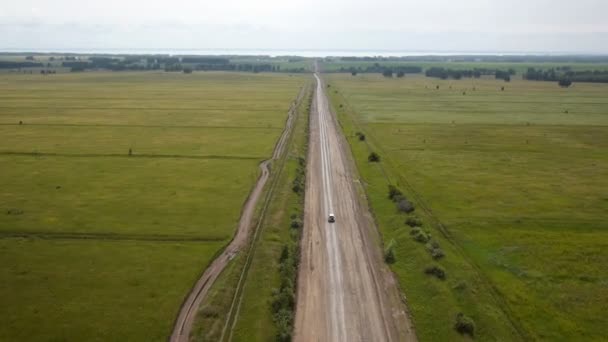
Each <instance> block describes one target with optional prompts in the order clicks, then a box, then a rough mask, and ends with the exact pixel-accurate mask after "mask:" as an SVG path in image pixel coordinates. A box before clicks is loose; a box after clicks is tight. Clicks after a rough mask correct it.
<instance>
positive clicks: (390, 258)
mask: <svg viewBox="0 0 608 342" xmlns="http://www.w3.org/2000/svg"><path fill="white" fill-rule="evenodd" d="M395 261H397V259H396V257H395V240H391V242H389V244H388V246H387V247H386V249H385V250H384V262H386V263H387V264H394V263H395Z"/></svg>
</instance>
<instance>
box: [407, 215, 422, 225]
mask: <svg viewBox="0 0 608 342" xmlns="http://www.w3.org/2000/svg"><path fill="white" fill-rule="evenodd" d="M405 224H407V225H408V226H410V227H422V220H421V219H420V218H419V217H418V216H410V217H408V218H407V220H405Z"/></svg>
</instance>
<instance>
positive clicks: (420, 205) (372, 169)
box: [328, 74, 608, 341]
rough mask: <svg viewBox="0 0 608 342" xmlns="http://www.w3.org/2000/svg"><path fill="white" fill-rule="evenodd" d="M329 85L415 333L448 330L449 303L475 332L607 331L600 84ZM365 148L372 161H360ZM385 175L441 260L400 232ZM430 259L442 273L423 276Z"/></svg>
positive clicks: (607, 195) (607, 89) (345, 81)
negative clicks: (374, 156) (392, 249)
mask: <svg viewBox="0 0 608 342" xmlns="http://www.w3.org/2000/svg"><path fill="white" fill-rule="evenodd" d="M328 83H329V84H330V85H331V87H330V88H329V92H330V95H331V98H332V103H333V105H334V108H335V109H336V110H337V112H338V113H339V117H340V120H341V123H342V126H343V128H344V131H345V133H346V134H347V136H348V137H349V141H350V143H351V147H352V149H353V153H354V154H355V158H356V160H357V164H358V167H359V171H360V173H361V176H362V177H363V180H364V181H365V184H366V189H367V192H368V196H369V198H370V203H371V206H372V209H373V211H374V213H375V215H376V219H377V222H378V224H379V226H380V229H381V231H382V234H383V237H384V240H385V242H386V241H390V240H392V239H394V240H395V242H396V255H397V262H396V263H395V264H393V265H392V269H393V271H394V272H395V273H396V274H397V276H398V278H399V281H400V284H401V286H402V288H403V290H404V292H405V294H406V295H407V301H408V304H409V307H410V310H411V312H412V316H413V320H414V323H415V326H416V329H417V333H418V335H419V338H420V340H422V341H425V340H427V341H428V340H456V339H457V338H458V336H459V335H458V334H457V333H456V332H455V330H454V329H453V325H454V321H455V316H456V314H457V313H458V312H463V313H465V314H467V315H468V316H470V317H472V318H473V319H474V320H475V323H476V331H475V334H476V338H478V339H480V340H502V341H506V340H535V339H540V340H564V341H572V340H602V339H603V338H605V336H607V335H608V330H607V327H608V319H607V318H606V316H605V315H604V314H603V311H605V303H606V302H608V287H607V285H606V284H607V283H608V271H607V269H606V267H605V265H606V263H607V262H608V192H607V191H608V173H607V171H606V170H608V85H604V84H585V83H575V84H574V85H573V86H572V87H571V88H568V89H562V88H559V87H558V86H557V84H555V83H554V82H531V81H521V80H515V81H512V82H510V83H505V82H503V81H496V80H492V79H483V78H482V79H479V80H470V79H468V80H461V81H453V80H447V81H440V80H437V79H430V78H425V77H422V76H406V77H405V78H404V79H386V78H383V77H382V76H379V75H363V76H362V75H359V76H356V77H352V76H350V75H344V74H343V75H330V76H328ZM437 86H439V89H437ZM503 86H504V87H505V89H504V91H502V90H501V87H503ZM463 92H464V94H463ZM340 105H342V107H340ZM356 131H361V132H364V133H365V134H366V135H367V141H366V142H360V141H358V139H356V137H355V135H354V133H355V132H356ZM370 151H376V152H378V153H379V154H380V155H381V157H382V160H381V163H379V164H371V163H368V162H367V155H368V154H369V153H370ZM389 183H392V184H396V185H397V186H398V187H399V188H401V189H402V190H403V191H404V193H405V194H406V196H407V197H408V198H410V199H411V200H412V201H413V202H414V203H415V204H416V206H417V209H416V215H417V216H419V217H420V218H422V220H423V222H424V228H425V229H427V230H428V231H429V232H430V233H431V235H432V237H433V239H434V240H435V241H437V242H438V243H439V244H440V246H441V248H442V249H443V250H444V252H445V255H446V256H445V257H444V258H443V259H440V260H439V261H434V260H433V259H432V258H431V256H430V254H429V253H428V252H427V250H426V249H425V245H424V244H421V243H418V242H415V241H414V240H413V239H412V237H411V236H410V234H409V231H410V228H409V227H407V226H406V225H405V224H404V221H405V218H406V216H405V215H404V214H399V213H397V210H396V209H395V206H394V204H393V203H392V202H390V200H388V198H387V184H389ZM431 264H439V265H441V266H443V268H444V269H445V270H446V273H447V277H446V280H444V281H441V280H438V279H436V278H433V277H430V276H427V275H425V274H424V272H423V270H424V268H425V267H426V266H427V265H431Z"/></svg>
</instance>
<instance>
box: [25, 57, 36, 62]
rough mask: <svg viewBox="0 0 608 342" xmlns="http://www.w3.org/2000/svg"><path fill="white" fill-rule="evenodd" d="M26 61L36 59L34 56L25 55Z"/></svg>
mask: <svg viewBox="0 0 608 342" xmlns="http://www.w3.org/2000/svg"><path fill="white" fill-rule="evenodd" d="M25 60H26V61H33V60H34V56H27V57H25Z"/></svg>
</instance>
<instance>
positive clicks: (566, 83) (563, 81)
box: [557, 78, 572, 88]
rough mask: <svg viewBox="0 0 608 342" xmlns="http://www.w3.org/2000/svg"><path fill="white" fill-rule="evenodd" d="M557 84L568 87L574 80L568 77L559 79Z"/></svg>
mask: <svg viewBox="0 0 608 342" xmlns="http://www.w3.org/2000/svg"><path fill="white" fill-rule="evenodd" d="M557 84H559V86H560V87H562V88H568V87H569V86H571V85H572V81H571V80H569V79H567V78H562V79H560V80H559V81H557Z"/></svg>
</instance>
